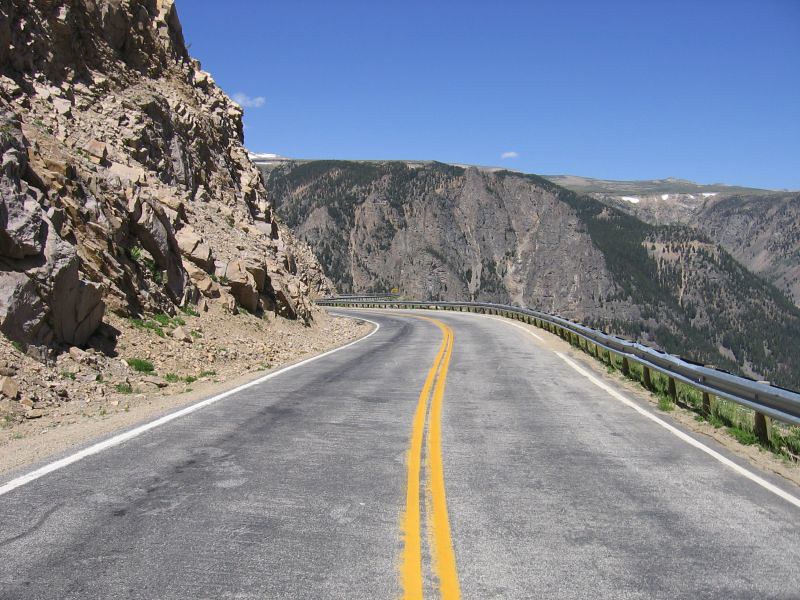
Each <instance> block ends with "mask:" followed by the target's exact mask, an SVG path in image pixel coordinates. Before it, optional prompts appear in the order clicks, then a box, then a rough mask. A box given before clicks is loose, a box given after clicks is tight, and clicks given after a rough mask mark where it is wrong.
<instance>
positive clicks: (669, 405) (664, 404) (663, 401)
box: [658, 396, 675, 412]
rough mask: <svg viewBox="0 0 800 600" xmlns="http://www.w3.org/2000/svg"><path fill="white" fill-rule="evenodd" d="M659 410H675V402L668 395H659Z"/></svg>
mask: <svg viewBox="0 0 800 600" xmlns="http://www.w3.org/2000/svg"><path fill="white" fill-rule="evenodd" d="M658 410H663V411H664V412H670V411H672V410H675V403H674V402H672V400H670V399H669V397H668V396H659V397H658Z"/></svg>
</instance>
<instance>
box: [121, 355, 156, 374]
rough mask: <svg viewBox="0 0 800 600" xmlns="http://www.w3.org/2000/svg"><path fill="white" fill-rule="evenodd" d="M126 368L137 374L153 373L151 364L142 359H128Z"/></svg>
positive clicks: (153, 368)
mask: <svg viewBox="0 0 800 600" xmlns="http://www.w3.org/2000/svg"><path fill="white" fill-rule="evenodd" d="M128 366H130V368H131V369H133V370H134V371H137V372H139V373H152V372H153V371H155V367H154V366H153V363H151V362H150V361H149V360H145V359H143V358H129V359H128Z"/></svg>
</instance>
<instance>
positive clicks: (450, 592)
mask: <svg viewBox="0 0 800 600" xmlns="http://www.w3.org/2000/svg"><path fill="white" fill-rule="evenodd" d="M445 328H446V329H447V334H448V337H449V340H448V341H449V343H448V347H447V351H446V352H445V356H444V360H443V361H442V364H441V370H440V372H439V377H438V379H437V380H436V386H435V388H434V390H433V399H432V400H431V414H430V417H429V423H428V490H429V497H430V503H431V508H432V511H431V518H430V521H429V526H430V528H431V532H432V534H433V557H434V572H435V573H436V574H437V576H438V578H439V593H440V595H441V598H442V599H443V600H456V599H458V598H460V597H461V590H460V587H459V584H458V571H457V570H456V555H455V552H454V551H453V541H452V539H451V536H450V520H449V518H448V515H447V496H446V493H445V485H444V463H443V461H442V404H443V403H444V390H445V386H446V385H447V370H448V367H449V366H450V357H451V356H452V354H453V330H452V329H450V327H448V326H447V325H445Z"/></svg>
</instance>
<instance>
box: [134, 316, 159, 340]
mask: <svg viewBox="0 0 800 600" xmlns="http://www.w3.org/2000/svg"><path fill="white" fill-rule="evenodd" d="M128 322H129V323H130V324H131V325H132V326H133V327H136V328H137V329H149V330H150V331H152V332H153V333H155V334H156V335H157V336H158V337H162V338H165V337H167V334H165V333H164V330H163V329H161V326H160V325H159V324H158V323H156V322H155V321H146V320H144V319H137V318H131V319H128Z"/></svg>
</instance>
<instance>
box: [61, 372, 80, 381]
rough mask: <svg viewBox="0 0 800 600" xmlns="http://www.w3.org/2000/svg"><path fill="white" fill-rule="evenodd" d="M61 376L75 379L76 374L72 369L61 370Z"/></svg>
mask: <svg viewBox="0 0 800 600" xmlns="http://www.w3.org/2000/svg"><path fill="white" fill-rule="evenodd" d="M61 376H62V377H63V378H64V379H71V380H72V381H75V378H76V377H77V375H76V374H75V373H73V372H72V371H61Z"/></svg>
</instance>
